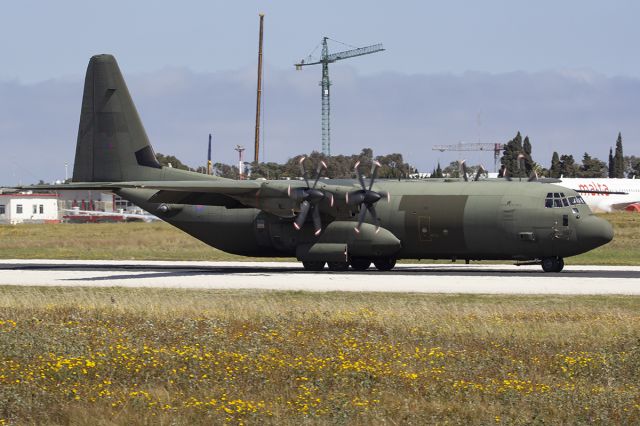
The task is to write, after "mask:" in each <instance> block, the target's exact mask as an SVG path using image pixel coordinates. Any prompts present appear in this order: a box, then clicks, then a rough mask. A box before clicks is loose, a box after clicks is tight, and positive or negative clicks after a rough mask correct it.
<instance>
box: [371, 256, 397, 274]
mask: <svg viewBox="0 0 640 426" xmlns="http://www.w3.org/2000/svg"><path fill="white" fill-rule="evenodd" d="M373 264H374V265H376V268H377V269H378V271H390V270H392V269H393V267H394V266H396V260H395V259H393V258H382V259H376V260H374V261H373Z"/></svg>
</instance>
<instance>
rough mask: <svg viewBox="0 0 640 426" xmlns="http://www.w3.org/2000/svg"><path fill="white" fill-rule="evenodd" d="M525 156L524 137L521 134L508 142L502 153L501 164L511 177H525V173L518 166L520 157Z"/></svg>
mask: <svg viewBox="0 0 640 426" xmlns="http://www.w3.org/2000/svg"><path fill="white" fill-rule="evenodd" d="M520 154H523V147H522V135H520V132H518V134H517V135H516V136H515V137H514V138H513V139H511V140H510V141H509V142H507V143H506V144H505V146H504V151H503V152H502V158H501V159H500V163H501V164H502V165H503V166H504V167H505V168H506V170H507V172H508V174H509V176H524V175H525V171H524V170H523V171H521V170H520V167H519V165H518V155H520Z"/></svg>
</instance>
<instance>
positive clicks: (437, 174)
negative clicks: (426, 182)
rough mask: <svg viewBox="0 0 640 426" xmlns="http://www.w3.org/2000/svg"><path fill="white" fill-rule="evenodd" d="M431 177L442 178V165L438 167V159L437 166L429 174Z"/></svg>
mask: <svg viewBox="0 0 640 426" xmlns="http://www.w3.org/2000/svg"><path fill="white" fill-rule="evenodd" d="M431 177H432V178H442V177H444V175H443V174H442V167H440V162H439V161H438V167H436V169H435V170H434V171H433V173H432V174H431Z"/></svg>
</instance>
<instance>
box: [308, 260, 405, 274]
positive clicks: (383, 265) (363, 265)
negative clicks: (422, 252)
mask: <svg viewBox="0 0 640 426" xmlns="http://www.w3.org/2000/svg"><path fill="white" fill-rule="evenodd" d="M372 263H373V264H374V265H375V267H376V269H378V270H379V271H390V270H391V269H393V267H394V266H396V259H394V258H376V259H369V258H362V257H355V258H351V259H350V260H349V262H322V261H303V262H302V266H304V269H305V270H307V271H316V272H317V271H322V270H323V269H324V267H325V264H327V265H328V266H329V270H330V271H335V272H341V271H347V270H349V266H351V269H353V270H354V271H366V270H367V269H369V267H370V266H371V264H372Z"/></svg>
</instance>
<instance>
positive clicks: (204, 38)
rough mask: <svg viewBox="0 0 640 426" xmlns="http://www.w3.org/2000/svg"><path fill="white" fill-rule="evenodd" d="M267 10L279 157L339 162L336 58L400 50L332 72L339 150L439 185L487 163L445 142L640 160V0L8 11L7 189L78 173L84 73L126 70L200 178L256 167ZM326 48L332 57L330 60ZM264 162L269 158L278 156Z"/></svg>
mask: <svg viewBox="0 0 640 426" xmlns="http://www.w3.org/2000/svg"><path fill="white" fill-rule="evenodd" d="M259 12H264V13H265V42H264V61H265V71H264V78H265V80H264V84H265V87H264V92H263V93H264V98H263V102H264V110H263V116H264V122H263V134H262V137H263V148H264V152H263V153H261V157H262V158H264V159H266V160H267V161H279V162H281V161H285V160H286V159H287V158H289V157H291V156H294V155H296V154H300V153H308V152H310V151H312V150H320V149H321V132H320V130H321V128H320V88H319V86H318V81H319V80H320V78H321V74H320V72H321V70H320V68H319V67H317V66H316V67H306V68H304V69H303V70H302V71H295V69H294V67H293V64H294V63H295V62H297V61H299V60H300V59H302V58H305V57H307V55H308V54H309V53H311V52H312V51H313V50H314V48H316V47H317V46H318V44H319V42H320V40H321V38H322V37H323V36H328V37H330V38H331V39H332V40H339V41H340V42H343V43H345V45H343V44H339V43H337V42H332V43H331V44H330V49H331V51H339V50H344V49H349V48H350V47H349V46H365V45H370V44H375V43H383V44H384V47H385V49H386V50H385V51H384V52H381V53H376V54H372V55H367V56H362V57H358V58H353V59H349V60H344V61H340V62H337V63H334V64H332V65H331V66H330V76H331V80H332V83H333V85H332V92H331V96H332V97H331V114H332V115H331V128H332V129H331V131H332V141H331V143H332V153H334V154H352V153H357V152H359V151H360V150H361V149H362V148H363V147H371V148H373V150H374V153H375V154H377V155H381V154H387V153H391V152H400V153H402V154H403V155H404V156H405V158H406V159H407V161H408V162H410V163H411V164H412V165H414V166H416V167H417V168H418V169H419V170H421V171H431V170H432V169H433V168H434V167H435V165H436V163H437V162H440V163H442V164H443V165H446V164H448V163H449V162H450V161H453V160H458V159H463V158H465V159H467V161H468V162H469V163H470V164H477V163H483V164H484V165H485V166H487V167H488V168H492V166H493V158H492V156H491V155H490V154H487V153H462V154H460V153H455V152H445V153H441V152H438V151H433V150H432V149H431V148H432V146H433V145H434V144H456V143H459V142H506V141H508V140H509V139H511V138H512V137H513V136H514V135H515V134H516V132H518V131H521V132H522V134H523V135H529V137H530V138H531V142H532V145H533V157H534V160H536V161H538V162H539V163H542V165H543V166H548V164H547V163H549V161H550V158H551V154H552V152H553V151H554V150H555V151H558V152H560V153H561V154H562V153H566V154H573V155H574V157H576V158H578V159H579V158H581V157H582V155H583V154H584V152H589V153H590V154H591V155H592V156H595V157H598V158H600V159H604V160H606V158H607V156H608V149H609V147H610V146H612V145H613V144H614V143H615V139H616V137H617V134H618V132H621V133H622V136H623V143H624V146H625V154H634V155H639V154H640V149H639V148H638V147H639V146H640V145H639V144H638V140H639V139H640V124H638V123H637V122H638V120H637V117H638V116H639V114H640V102H639V99H640V55H638V54H637V49H636V44H637V42H636V41H637V40H639V39H640V26H638V25H637V23H636V22H635V21H636V19H637V17H638V16H640V13H639V12H640V3H638V2H632V1H611V2H598V1H573V0H567V1H562V2H552V1H546V0H542V1H537V2H524V1H506V0H505V1H494V0H488V1H484V2H462V1H455V0H454V1H449V2H431V1H405V2H393V3H392V2H386V3H382V2H371V1H349V2H338V1H324V2H313V3H311V2H304V1H300V0H297V1H295V0H284V1H278V2H275V1H274V2H264V1H262V2H259V1H242V2H228V1H227V2H222V1H211V0H209V1H190V2H170V1H154V2H150V1H136V2H131V1H129V2H126V1H120V0H115V1H110V2H95V1H87V0H82V1H81V0H68V1H67V0H62V1H59V2H49V1H34V0H26V1H21V2H10V3H7V4H6V5H4V6H3V12H2V14H0V40H1V41H0V57H1V58H2V66H1V67H0V186H3V185H4V186H7V185H11V184H17V183H23V184H25V183H32V182H37V181H38V180H40V179H42V180H45V181H54V180H56V179H62V178H64V175H65V164H67V165H68V170H69V173H70V171H71V170H72V168H73V159H74V158H73V157H74V152H75V140H76V137H77V129H78V119H79V112H80V102H81V99H82V87H83V79H84V72H85V70H86V65H87V63H88V60H89V58H90V57H91V56H92V55H94V54H98V53H111V54H113V55H115V56H116V58H117V60H118V62H119V65H120V68H121V70H122V72H123V74H124V76H125V79H126V81H127V83H128V85H129V90H130V91H131V94H132V96H133V99H134V102H135V103H136V105H137V108H138V111H139V113H140V115H141V117H142V119H143V123H144V125H145V128H146V130H147V133H148V135H149V137H150V140H151V142H152V145H153V146H154V148H155V150H156V152H162V153H164V154H171V155H175V156H177V157H178V158H180V159H181V160H182V161H183V162H185V163H187V164H190V165H192V166H198V165H201V164H204V163H205V161H206V158H205V156H206V148H207V147H206V143H207V138H208V134H209V133H213V137H214V149H213V152H214V161H221V162H226V163H232V162H235V161H236V160H237V157H236V155H237V154H236V152H235V151H234V150H233V148H234V147H235V146H236V145H238V144H240V145H244V146H246V147H247V148H248V150H247V153H248V156H249V157H251V156H252V154H253V153H252V148H251V147H252V146H253V133H254V126H255V122H254V120H255V89H256V63H257V44H258V43H257V40H258V37H257V36H258V34H257V33H258V22H259V21H258V13H259ZM317 52H318V50H316V53H317ZM262 154H264V156H262Z"/></svg>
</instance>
